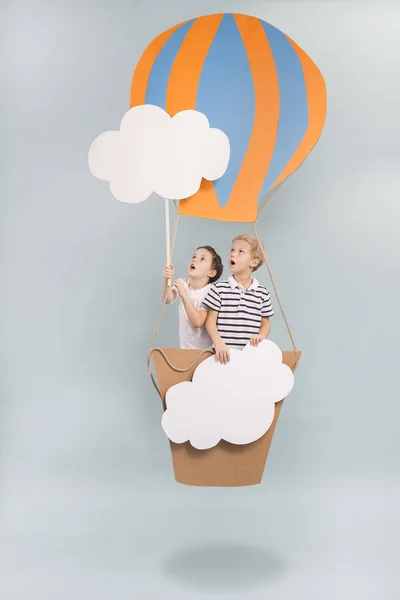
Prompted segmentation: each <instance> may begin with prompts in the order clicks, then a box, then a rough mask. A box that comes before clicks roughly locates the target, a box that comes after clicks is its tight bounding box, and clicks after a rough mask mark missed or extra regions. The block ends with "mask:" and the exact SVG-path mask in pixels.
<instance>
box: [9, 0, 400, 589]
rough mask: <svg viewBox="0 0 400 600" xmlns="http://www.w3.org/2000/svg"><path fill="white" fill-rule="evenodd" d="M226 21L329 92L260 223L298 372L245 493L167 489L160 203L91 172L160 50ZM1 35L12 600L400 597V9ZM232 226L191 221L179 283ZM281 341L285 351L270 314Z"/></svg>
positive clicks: (14, 22)
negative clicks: (183, 26) (116, 189)
mask: <svg viewBox="0 0 400 600" xmlns="http://www.w3.org/2000/svg"><path fill="white" fill-rule="evenodd" d="M217 11H238V12H247V13H250V14H251V13H253V14H255V15H257V16H259V17H262V18H264V19H265V20H268V21H270V22H271V23H273V24H274V25H275V26H277V27H278V28H280V29H282V30H283V31H285V32H286V33H287V34H289V35H290V36H291V37H292V38H293V39H294V40H296V42H297V43H298V44H300V46H302V47H303V48H304V49H305V50H306V52H307V53H308V54H309V55H310V56H311V57H312V58H313V59H314V60H315V61H316V62H317V64H318V65H319V67H320V69H321V70H322V72H323V74H324V76H325V79H326V83H327V87H328V93H329V116H328V120H327V124H326V129H325V132H324V135H323V137H322V140H321V141H320V143H319V145H318V146H317V149H316V150H315V151H314V152H313V153H312V155H311V156H310V157H309V159H308V160H307V162H306V164H305V165H304V167H303V168H302V169H301V170H300V171H299V172H298V173H297V174H296V175H295V176H293V178H292V179H291V181H290V182H289V183H288V184H287V186H286V187H285V188H284V189H283V190H281V192H280V193H279V194H278V196H277V197H276V198H275V199H274V200H273V201H272V203H271V204H270V205H269V207H268V209H267V210H266V212H265V214H264V218H263V220H262V223H261V224H260V234H261V235H262V238H263V240H264V242H265V244H266V247H267V251H268V254H269V257H270V262H271V266H272V269H273V273H274V274H275V277H276V279H277V283H278V287H279V289H280V292H281V295H282V299H283V302H284V306H285V308H286V310H287V313H288V317H289V321H290V323H291V325H292V328H293V332H294V335H295V339H296V340H297V343H298V345H299V347H301V349H302V350H303V351H304V357H303V360H302V363H301V365H300V368H299V370H298V373H297V382H296V387H295V390H294V391H293V392H292V394H291V396H290V399H288V401H287V403H286V404H285V406H284V410H283V412H282V416H281V420H280V422H279V427H278V429H277V432H276V435H275V438H274V443H273V447H272V449H271V453H270V457H269V461H268V467H267V470H266V473H265V476H264V480H263V483H262V485H261V486H257V487H254V488H244V489H232V490H229V489H228V490H227V489H196V488H187V487H184V486H180V485H178V484H176V483H175V482H174V480H173V475H172V468H171V460H170V454H169V447H168V441H167V439H166V437H165V436H164V434H163V431H162V429H161V425H160V418H161V407H160V402H159V400H158V399H157V396H156V395H155V392H154V390H153V388H152V386H151V383H150V382H149V380H148V378H147V373H146V365H145V356H146V351H147V349H148V347H149V344H150V340H151V336H152V333H153V329H154V326H155V323H156V320H157V317H158V310H159V305H160V298H159V293H160V286H161V268H162V265H163V264H164V262H165V257H164V225H163V213H162V203H161V204H160V201H159V200H158V199H157V198H151V199H150V200H149V201H148V202H145V203H143V204H142V205H139V206H134V207H132V206H126V205H123V204H120V203H118V202H117V201H116V200H114V199H113V198H112V196H111V194H110V192H109V190H108V187H107V184H105V183H102V182H100V181H98V180H96V179H94V178H93V177H92V176H91V174H90V172H89V169H88V166H87V151H88V147H89V145H90V143H91V141H92V140H93V139H94V138H95V137H96V136H97V135H98V134H99V133H101V132H102V131H104V130H106V129H113V128H116V127H117V126H118V124H119V121H120V119H121V117H122V115H123V114H124V113H125V111H126V110H127V108H128V106H129V86H130V79H131V75H132V72H133V68H134V66H135V64H136V62H137V60H138V59H139V56H140V54H141V52H142V50H143V49H144V48H145V46H146V45H147V44H148V42H149V41H150V40H151V39H153V38H154V37H155V36H156V35H157V34H158V33H159V32H160V31H162V30H164V29H166V28H167V27H169V26H171V25H173V24H175V23H176V22H178V21H180V20H182V19H186V18H189V17H192V16H196V15H197V14H199V13H202V14H207V13H209V12H217ZM2 28H3V31H2V36H1V37H2V44H3V49H4V51H5V57H6V60H5V63H4V68H5V72H4V75H3V78H2V104H3V111H2V112H3V116H5V122H4V127H3V140H4V141H5V144H3V152H4V154H3V161H2V162H3V165H4V166H5V169H3V173H4V175H3V177H2V185H3V194H2V211H3V214H4V216H3V217H2V226H3V228H4V235H3V236H2V241H3V244H4V254H3V256H4V261H3V262H2V275H3V282H4V285H3V286H2V287H3V295H2V301H3V323H2V336H1V342H2V346H3V348H2V358H3V360H2V366H3V369H4V375H3V378H2V399H1V433H2V438H1V462H0V484H1V496H0V502H1V504H0V509H1V516H0V527H1V553H2V557H1V558H2V573H1V588H2V589H1V592H2V598H4V599H5V600H22V599H24V600H25V599H27V600H28V599H32V598H40V599H41V600H47V599H49V600H50V599H51V600H52V599H54V598H57V599H58V600H64V599H70V598H79V599H80V598H82V599H83V598H96V599H98V600H111V599H112V600H114V599H117V598H118V599H119V600H125V599H128V598H129V599H131V598H140V599H141V600H142V599H143V600H146V599H153V598H154V599H156V598H161V597H162V598H174V600H181V599H182V600H187V599H192V598H193V599H195V598H199V599H200V598H210V599H213V598H217V597H218V598H219V597H229V598H231V597H236V596H237V597H242V598H249V599H252V598H257V599H259V598H267V597H268V598H269V597H271V598H274V600H283V599H289V598H293V597H299V598H307V599H308V600H314V599H320V598H324V600H336V599H346V600H347V599H349V600H350V599H351V600H355V599H362V600H369V599H374V600H375V599H376V598H377V597H382V598H385V600H391V599H393V600H394V599H395V598H398V597H399V594H400V584H399V579H398V576H397V575H396V566H397V563H398V555H399V554H398V553H399V550H400V548H399V545H400V544H399V533H400V520H399V509H398V506H399V505H400V484H399V462H400V460H399V449H400V442H399V436H398V428H399V424H398V423H399V415H400V410H399V404H398V403H399V399H398V391H397V386H396V381H397V370H398V369H397V362H398V340H399V334H398V322H397V314H398V312H397V310H396V309H397V303H398V295H399V278H398V264H399V258H400V255H399V247H400V246H399V244H400V242H399V238H400V236H398V235H397V236H396V232H397V230H398V222H399V216H400V213H399V208H398V195H399V193H398V189H399V183H400V171H399V155H400V152H399V150H400V144H399V126H400V117H399V106H400V94H399V84H398V72H400V38H399V35H398V31H399V29H400V8H399V5H398V4H396V3H392V4H385V3H381V2H379V3H378V2H377V3H372V4H368V3H362V4H361V3H350V2H335V3H314V2H310V3H302V2H296V3H286V2H282V1H280V2H279V3H278V2H276V3H268V2H256V1H246V2H244V1H242V2H239V1H233V0H232V1H231V2H224V1H222V0H220V1H209V0H202V2H200V0H198V1H196V2H195V1H194V0H193V1H192V0H190V1H189V0H180V1H178V0H174V1H171V2H161V1H159V2H156V1H155V0H153V1H151V0H147V1H145V2H143V3H139V2H135V1H134V0H131V1H130V2H128V1H123V0H118V1H116V0H114V2H106V1H104V0H103V1H98V2H95V1H92V2H90V1H89V0H85V1H83V2H79V3H78V2H74V1H71V0H69V1H68V2H67V1H61V0H59V1H57V2H50V1H48V2H44V1H40V0H38V1H35V2H28V1H27V0H26V2H18V1H14V2H9V3H8V4H7V3H6V4H4V5H3V8H2ZM239 230H242V231H250V227H247V226H246V227H241V228H239ZM239 230H238V227H237V226H235V225H232V224H226V223H222V224H221V223H214V222H207V221H200V220H190V219H182V223H181V228H180V233H179V238H178V243H177V249H176V259H175V264H176V267H177V273H178V274H183V273H185V269H186V264H187V261H188V259H189V257H190V253H191V252H192V250H193V247H194V245H197V244H203V243H207V244H212V245H215V246H217V247H218V249H221V251H222V252H223V253H224V256H226V253H227V250H228V248H229V243H230V239H231V237H232V235H234V234H236V233H238V232H239ZM260 278H261V280H262V282H263V283H265V284H267V285H269V281H268V279H267V273H266V271H265V270H264V271H263V272H261V271H260ZM168 308H169V310H168V312H167V318H166V319H165V320H164V323H163V328H162V332H161V335H160V339H159V342H160V344H164V345H165V344H166V345H175V344H176V343H177V315H176V312H175V311H176V308H175V307H168ZM275 308H276V309H277V306H276V302H275ZM271 338H272V339H273V340H275V341H276V342H277V343H278V344H279V345H280V346H281V347H282V348H285V347H287V348H289V342H288V339H287V335H286V334H285V330H284V327H283V325H282V319H281V317H280V316H279V315H277V316H276V317H275V318H274V321H273V329H272V334H271ZM396 555H397V557H396Z"/></svg>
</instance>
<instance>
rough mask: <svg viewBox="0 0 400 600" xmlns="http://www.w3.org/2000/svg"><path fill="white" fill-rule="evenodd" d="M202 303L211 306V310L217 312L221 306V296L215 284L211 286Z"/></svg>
mask: <svg viewBox="0 0 400 600" xmlns="http://www.w3.org/2000/svg"><path fill="white" fill-rule="evenodd" d="M203 304H205V306H208V308H211V310H216V311H217V312H219V310H220V308H221V296H220V295H219V292H218V289H217V288H216V286H215V285H213V286H212V288H211V289H210V291H209V292H208V294H207V296H206V297H205V298H204V300H203Z"/></svg>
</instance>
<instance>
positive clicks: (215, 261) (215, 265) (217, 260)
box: [196, 246, 224, 283]
mask: <svg viewBox="0 0 400 600" xmlns="http://www.w3.org/2000/svg"><path fill="white" fill-rule="evenodd" d="M196 250H207V252H209V253H210V254H211V257H212V261H211V269H212V270H213V271H217V273H216V274H215V275H214V277H210V280H209V283H214V282H215V281H217V280H218V279H219V278H220V277H221V275H222V271H223V270H224V266H223V264H222V260H221V257H220V255H219V254H217V252H216V251H215V250H214V248H213V247H212V246H199V247H198V248H196Z"/></svg>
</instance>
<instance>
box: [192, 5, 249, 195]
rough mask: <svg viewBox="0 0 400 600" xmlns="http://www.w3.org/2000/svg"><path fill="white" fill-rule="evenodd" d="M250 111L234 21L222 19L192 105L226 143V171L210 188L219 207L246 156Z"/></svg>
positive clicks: (245, 71)
mask: <svg viewBox="0 0 400 600" xmlns="http://www.w3.org/2000/svg"><path fill="white" fill-rule="evenodd" d="M239 74H240V76H239ZM254 107H255V97H254V86H253V80H252V76H251V71H250V67H249V61H248V58H247V54H246V51H245V49H244V47H243V43H242V39H241V37H240V33H239V31H238V28H237V26H236V22H235V19H234V17H233V15H230V14H228V15H225V16H224V18H223V20H222V22H221V24H220V26H219V28H218V32H217V35H216V36H215V37H214V40H213V42H212V44H211V47H210V50H209V52H208V54H207V57H206V59H205V61H204V66H203V69H202V72H201V74H200V81H199V88H198V92H197V101H196V110H199V111H200V112H202V113H204V114H205V115H206V116H207V118H208V120H209V122H210V126H211V127H218V128H219V129H222V131H224V132H225V133H226V135H227V136H228V139H229V140H230V145H231V154H230V160H229V165H228V168H227V170H226V172H225V174H224V176H223V177H221V179H218V180H217V181H215V182H214V184H213V185H214V189H215V192H216V194H217V197H218V202H219V203H220V205H221V206H226V204H227V202H228V200H229V196H230V194H231V191H232V188H233V186H234V184H235V180H236V177H237V173H238V171H239V169H240V166H241V164H242V162H243V159H244V157H245V155H246V152H247V146H248V143H249V140H250V136H251V132H252V129H253V123H254Z"/></svg>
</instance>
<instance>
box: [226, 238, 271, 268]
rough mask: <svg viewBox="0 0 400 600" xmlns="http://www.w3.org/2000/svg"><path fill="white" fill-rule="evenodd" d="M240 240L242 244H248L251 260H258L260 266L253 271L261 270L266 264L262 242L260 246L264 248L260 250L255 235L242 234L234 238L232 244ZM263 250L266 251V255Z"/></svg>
mask: <svg viewBox="0 0 400 600" xmlns="http://www.w3.org/2000/svg"><path fill="white" fill-rule="evenodd" d="M239 240H240V241H242V242H247V243H248V244H249V246H250V255H251V258H252V259H253V260H258V264H257V265H256V266H255V267H253V271H257V269H259V268H260V267H261V265H262V264H263V262H264V253H265V248H264V244H263V243H262V242H260V244H261V246H262V248H260V245H259V243H258V241H257V238H256V237H255V236H254V235H246V234H245V233H242V234H240V235H237V236H236V237H234V238H233V240H232V244H233V243H234V242H236V241H239ZM263 250H264V253H263Z"/></svg>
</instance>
